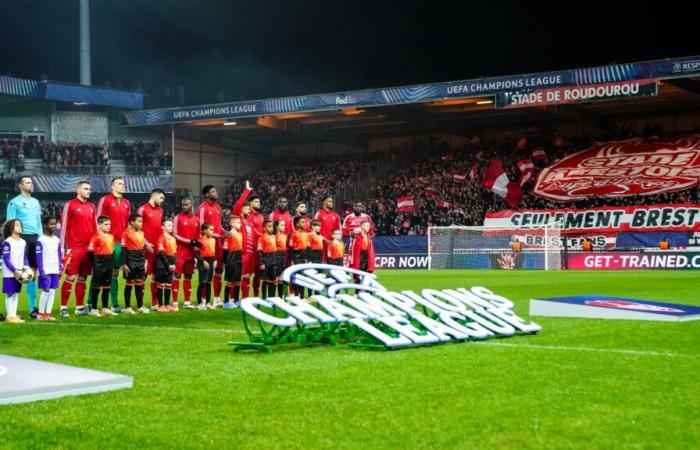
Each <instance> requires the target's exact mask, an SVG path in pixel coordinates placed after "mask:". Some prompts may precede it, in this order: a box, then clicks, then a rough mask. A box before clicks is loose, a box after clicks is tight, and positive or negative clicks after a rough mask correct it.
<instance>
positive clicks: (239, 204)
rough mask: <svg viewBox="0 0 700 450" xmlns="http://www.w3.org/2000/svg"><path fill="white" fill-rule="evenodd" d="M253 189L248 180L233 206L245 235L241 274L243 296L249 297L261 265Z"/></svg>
mask: <svg viewBox="0 0 700 450" xmlns="http://www.w3.org/2000/svg"><path fill="white" fill-rule="evenodd" d="M252 191H253V188H252V187H251V186H250V182H249V181H247V180H246V182H245V189H243V192H242V193H241V196H240V197H238V201H236V204H235V205H233V208H231V215H232V216H239V217H240V218H241V224H242V227H241V234H242V235H243V258H242V261H243V269H242V272H243V274H242V276H241V298H246V297H248V290H249V288H250V279H251V278H252V276H253V274H255V271H256V270H257V267H259V266H260V263H259V262H258V257H257V245H258V240H259V237H260V236H258V235H257V234H256V232H255V225H254V222H253V219H252V218H251V216H250V211H251V207H250V202H249V201H248V197H249V196H250V193H251V192H252ZM256 296H257V295H256Z"/></svg>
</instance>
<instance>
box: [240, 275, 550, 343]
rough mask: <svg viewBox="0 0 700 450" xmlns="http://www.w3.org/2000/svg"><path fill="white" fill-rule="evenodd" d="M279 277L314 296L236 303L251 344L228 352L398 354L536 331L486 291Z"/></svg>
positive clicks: (371, 279)
mask: <svg viewBox="0 0 700 450" xmlns="http://www.w3.org/2000/svg"><path fill="white" fill-rule="evenodd" d="M282 279H283V280H284V281H285V282H286V283H288V284H289V285H292V286H296V287H300V288H305V289H309V290H311V292H312V295H311V296H310V298H309V299H302V298H300V297H298V296H294V295H289V296H286V297H284V298H282V297H271V298H266V299H262V298H257V297H248V298H244V299H243V300H241V311H242V312H243V325H244V327H245V330H246V333H247V334H248V337H249V339H250V340H249V342H231V343H230V344H231V345H234V350H245V349H260V350H265V351H271V350H270V347H269V346H273V345H278V344H289V343H298V344H312V343H329V344H336V343H341V342H347V343H348V344H349V345H352V346H357V347H370V348H385V349H400V348H405V347H413V346H418V345H430V344H440V343H448V342H461V341H469V340H482V339H488V338H492V337H508V336H514V335H516V334H532V333H536V332H538V331H540V330H541V329H542V328H541V327H540V326H539V325H537V324H536V323H533V322H530V321H528V320H525V319H523V318H521V317H519V316H517V315H516V314H515V312H514V309H515V306H514V304H513V302H511V301H510V300H508V299H507V298H505V297H502V296H500V295H498V294H495V293H494V292H492V291H490V290H489V289H487V288H485V287H472V288H455V289H441V290H438V289H430V288H425V289H422V290H421V291H420V292H413V291H410V290H401V291H391V290H389V289H387V288H386V287H385V286H383V285H382V284H381V283H380V282H379V280H378V278H377V275H375V274H372V273H368V272H363V271H360V270H355V269H351V268H347V267H342V266H333V265H327V264H299V265H295V266H291V267H288V268H287V269H285V271H284V272H283V273H282ZM350 292H354V293H353V294H350Z"/></svg>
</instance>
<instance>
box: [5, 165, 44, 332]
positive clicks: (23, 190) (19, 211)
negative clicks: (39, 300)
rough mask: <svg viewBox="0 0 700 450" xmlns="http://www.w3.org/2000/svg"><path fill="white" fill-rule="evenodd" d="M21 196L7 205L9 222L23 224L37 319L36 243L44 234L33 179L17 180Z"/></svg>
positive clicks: (31, 302)
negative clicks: (17, 220)
mask: <svg viewBox="0 0 700 450" xmlns="http://www.w3.org/2000/svg"><path fill="white" fill-rule="evenodd" d="M17 187H18V188H19V195H18V196H17V197H15V198H13V199H12V200H10V203H8V204H7V220H10V219H19V221H20V222H22V239H24V240H25V241H26V242H27V259H28V260H29V266H30V267H31V268H32V269H34V275H35V277H34V279H33V280H32V281H30V282H29V283H28V284H27V296H28V297H29V311H30V313H29V317H31V318H32V319H36V318H37V316H38V315H39V310H38V309H37V307H36V269H37V264H36V241H37V239H39V236H41V233H42V227H41V205H39V200H37V199H35V198H34V197H32V192H34V183H33V182H32V179H31V177H28V176H26V175H25V176H22V177H19V179H18V180H17Z"/></svg>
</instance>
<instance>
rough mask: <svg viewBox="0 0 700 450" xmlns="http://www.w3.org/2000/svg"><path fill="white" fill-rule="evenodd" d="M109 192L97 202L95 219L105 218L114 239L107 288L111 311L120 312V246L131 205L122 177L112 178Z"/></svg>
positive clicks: (127, 223)
mask: <svg viewBox="0 0 700 450" xmlns="http://www.w3.org/2000/svg"><path fill="white" fill-rule="evenodd" d="M110 188H111V191H112V192H110V193H109V194H107V195H105V196H104V197H102V198H101V199H100V201H98V202H97V217H100V216H107V217H109V220H110V222H111V224H112V225H111V228H110V231H109V234H111V235H112V236H113V237H114V253H112V268H113V270H112V282H111V285H110V288H109V297H110V300H111V303H112V311H114V312H117V313H118V312H121V308H120V307H119V288H118V286H119V279H118V278H119V269H120V268H121V258H122V247H121V245H120V243H121V239H122V234H123V233H124V230H126V227H127V226H128V225H129V214H131V203H129V200H127V199H126V197H124V192H125V191H126V183H125V182H124V178H123V177H115V178H112V183H111V185H110Z"/></svg>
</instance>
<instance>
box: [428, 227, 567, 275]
mask: <svg viewBox="0 0 700 450" xmlns="http://www.w3.org/2000/svg"><path fill="white" fill-rule="evenodd" d="M563 244H564V242H563V240H562V237H561V229H560V228H559V226H558V225H553V226H552V225H550V226H538V227H518V228H494V227H467V226H450V227H430V228H428V255H429V258H428V269H430V270H433V269H539V270H558V269H561V268H562V264H561V262H562V252H564V245H563Z"/></svg>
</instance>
